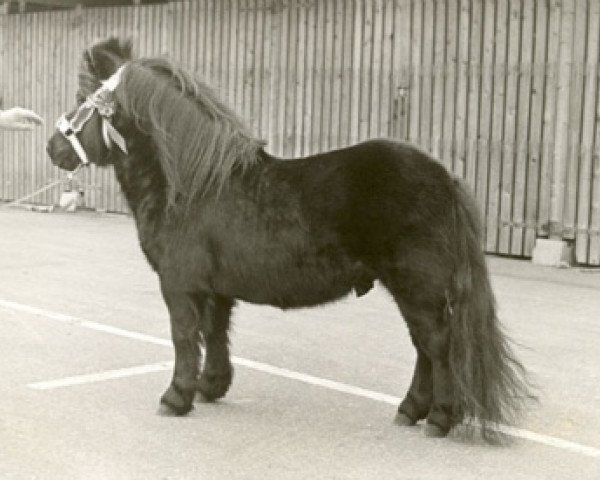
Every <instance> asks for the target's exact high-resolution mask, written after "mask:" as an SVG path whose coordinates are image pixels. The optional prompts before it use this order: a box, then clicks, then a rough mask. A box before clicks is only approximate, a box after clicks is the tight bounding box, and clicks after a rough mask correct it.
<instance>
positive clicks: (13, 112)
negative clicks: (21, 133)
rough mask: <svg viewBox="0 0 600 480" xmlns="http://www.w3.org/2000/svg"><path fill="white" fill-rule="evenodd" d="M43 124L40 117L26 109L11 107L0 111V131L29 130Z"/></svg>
mask: <svg viewBox="0 0 600 480" xmlns="http://www.w3.org/2000/svg"><path fill="white" fill-rule="evenodd" d="M43 123H44V120H43V119H42V117H40V116H39V115H38V114H37V113H35V112H32V111H31V110H27V109H26V108H21V107H13V108H9V109H8V110H0V129H4V130H31V129H33V127H34V126H36V125H42V124H43Z"/></svg>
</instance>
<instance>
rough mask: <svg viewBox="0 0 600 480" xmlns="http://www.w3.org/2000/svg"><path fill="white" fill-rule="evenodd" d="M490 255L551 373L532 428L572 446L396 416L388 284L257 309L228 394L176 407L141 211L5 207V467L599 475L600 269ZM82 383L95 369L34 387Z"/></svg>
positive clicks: (496, 277)
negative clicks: (488, 437) (447, 429)
mask: <svg viewBox="0 0 600 480" xmlns="http://www.w3.org/2000/svg"><path fill="white" fill-rule="evenodd" d="M489 264H490V268H491V270H492V273H493V275H492V277H493V278H492V280H493V284H494V287H495V291H496V295H497V298H498V303H499V306H500V313H501V317H502V320H503V322H504V324H505V325H506V328H507V330H508V331H509V333H510V334H511V336H512V337H513V338H515V339H516V340H517V341H518V342H519V343H520V344H522V345H523V346H524V347H522V348H521V347H520V348H519V352H520V356H521V357H522V359H523V361H524V363H526V365H527V366H528V367H529V369H530V370H531V371H532V373H533V374H534V377H535V379H536V381H537V383H538V384H539V386H540V397H541V402H540V404H539V405H537V406H534V407H533V409H532V411H531V412H530V414H529V415H528V417H527V418H526V420H525V422H524V423H523V424H522V425H521V426H520V427H521V428H523V429H524V430H525V431H527V432H530V433H533V434H539V435H540V438H541V439H545V440H547V441H548V442H550V443H551V442H552V439H555V440H556V444H557V446H550V445H548V444H547V443H548V442H546V443H540V441H530V440H525V439H522V438H516V439H515V441H514V442H513V443H512V444H511V445H509V446H505V447H490V446H488V445H485V444H482V443H481V442H479V441H477V440H474V441H469V442H464V441H461V440H459V439H443V440H438V439H428V438H425V437H423V434H422V431H421V427H415V428H413V429H401V428H398V427H396V426H394V425H393V424H392V419H393V415H394V412H395V406H394V405H392V404H391V403H390V402H389V401H388V400H389V399H393V398H394V397H401V396H402V395H403V394H404V392H405V390H406V388H407V387H408V383H409V381H410V376H411V373H412V367H413V362H414V353H413V350H412V346H411V345H410V342H409V340H408V336H407V333H406V328H405V326H404V324H403V322H402V320H401V317H400V315H399V314H398V312H397V310H396V308H395V306H394V305H393V303H392V302H391V301H390V299H389V298H388V296H387V294H386V292H385V291H383V290H382V289H380V288H377V289H375V290H373V291H372V292H371V293H369V294H368V295H367V296H365V297H362V298H360V299H356V298H353V297H349V298H347V299H344V300H343V301H340V302H338V303H335V304H333V305H328V306H325V307H319V308H314V309H305V310H298V311H291V312H286V313H283V312H280V311H278V310H276V309H273V308H269V307H258V306H253V305H246V304H240V305H239V306H238V308H237V309H236V312H235V316H234V327H233V334H232V347H233V353H234V355H235V356H236V357H237V358H238V359H241V360H247V361H248V362H246V364H244V362H241V363H240V362H238V365H237V366H236V375H235V378H234V384H233V386H232V389H231V390H230V392H229V394H228V396H227V397H226V398H225V399H224V400H223V401H222V402H218V403H216V404H208V405H207V404H198V405H196V408H195V409H194V411H193V412H192V413H191V414H190V415H189V416H187V417H184V418H171V417H161V416H159V415H157V414H156V411H157V406H158V399H159V397H160V394H161V393H162V391H163V390H164V388H165V387H166V386H167V384H168V381H169V378H170V373H171V372H170V370H169V369H168V366H167V367H164V368H162V367H161V365H164V363H163V362H168V361H171V360H172V358H173V352H172V348H171V347H170V345H169V326H168V320H167V313H166V309H165V307H164V305H163V303H162V300H161V298H160V295H159V293H158V285H157V279H156V277H155V275H154V274H153V273H152V272H151V271H150V268H149V267H148V266H147V265H146V264H145V261H144V259H143V257H142V255H141V252H140V251H139V248H138V246H137V240H136V237H135V231H134V226H133V222H132V221H131V219H130V218H128V217H125V216H117V215H99V214H95V213H87V212H79V213H76V214H71V215H68V214H60V213H52V214H42V213H29V212H22V211H13V210H6V209H4V210H0V338H2V344H3V345H2V359H3V362H2V363H0V395H1V398H2V401H0V479H16V480H21V479H32V478H39V479H106V478H110V479H167V478H168V479H199V478H202V479H204V478H206V479H213V478H214V479H221V478H225V479H271V478H272V479H287V478H290V479H307V478H310V479H313V478H323V479H338V478H339V479H370V478H377V479H388V478H389V479H396V478H403V479H404V478H408V479H413V478H414V479H447V478H448V479H450V478H451V479H454V478H465V479H471V478H472V479H481V478H484V477H485V478H489V479H496V478H497V479H531V478H535V479H537V478H539V479H570V478H577V479H600V408H599V405H600V381H599V380H600V367H599V365H600V323H599V322H598V319H599V318H600V315H599V314H600V295H598V293H599V292H600V273H596V271H591V270H586V271H584V272H582V271H577V270H554V269H548V268H544V267H535V266H533V265H531V264H530V263H528V262H524V261H516V260H506V259H499V258H489ZM128 332H129V333H128ZM367 332H368V334H367ZM137 334H142V335H137ZM136 335H137V336H136ZM251 361H254V362H258V363H257V364H256V365H258V366H253V365H255V364H253V363H252V362H251ZM157 364H158V365H159V366H158V367H156V365H157ZM260 365H267V366H272V367H278V368H280V369H285V370H282V371H280V370H277V368H275V369H273V370H272V371H269V370H268V369H261V368H260ZM148 366H155V367H152V368H155V369H154V370H152V368H150V369H148V368H146V370H148V371H147V372H146V371H145V370H144V367H148ZM140 368H141V370H140ZM136 369H137V370H136ZM106 372H109V374H108V377H107V378H105V379H101V378H100V377H101V375H103V374H106ZM111 372H121V374H123V375H124V376H122V377H111ZM132 372H136V373H135V374H133V373H132ZM282 372H284V373H285V372H292V374H290V375H289V376H287V377H286V376H285V375H283V374H282ZM296 374H297V375H296ZM83 375H88V377H82V376H83ZM69 378H78V379H82V378H83V380H84V381H82V383H80V384H76V385H70V386H69V385H64V386H57V387H53V388H49V389H46V390H38V389H34V388H31V385H33V384H37V383H39V382H47V381H50V380H58V381H59V383H60V381H61V380H64V379H69ZM311 379H317V380H316V381H315V382H316V383H313V384H311V383H310V382H311V381H312V380H311ZM319 379H321V380H330V381H332V382H336V383H332V384H327V382H325V383H324V384H322V385H320V384H319ZM328 385H329V386H328ZM336 385H342V386H344V385H345V386H349V387H359V388H361V389H363V391H364V392H367V393H366V394H365V395H366V396H365V395H361V394H360V391H358V393H344V392H341V391H339V390H336ZM369 392H370V393H373V394H376V395H374V396H372V397H369V395H370V393H369ZM377 395H380V396H379V397H378V396H377ZM561 440H564V441H566V442H571V443H564V442H563V443H561V442H560V441H561ZM569 445H571V446H572V447H573V448H568V446H569ZM578 446H579V447H581V448H579V450H578ZM587 447H589V449H588V450H586V448H587ZM595 452H597V453H598V457H596V456H594V454H595Z"/></svg>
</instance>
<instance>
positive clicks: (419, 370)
mask: <svg viewBox="0 0 600 480" xmlns="http://www.w3.org/2000/svg"><path fill="white" fill-rule="evenodd" d="M411 337H412V336H411ZM412 341H413V344H414V346H415V348H416V350H417V361H416V363H415V371H414V373H413V378H412V381H411V383H410V387H409V389H408V392H407V393H406V396H405V397H404V400H402V402H401V403H400V406H399V407H398V413H397V415H396V420H395V422H396V423H397V424H398V425H403V426H412V425H414V424H415V423H417V422H418V421H419V420H422V419H423V418H425V417H427V414H428V413H429V410H430V408H431V401H432V397H433V378H432V372H431V361H430V360H429V358H428V357H427V355H425V353H424V352H423V350H422V349H421V348H420V347H419V346H418V344H417V342H416V341H415V339H414V338H412Z"/></svg>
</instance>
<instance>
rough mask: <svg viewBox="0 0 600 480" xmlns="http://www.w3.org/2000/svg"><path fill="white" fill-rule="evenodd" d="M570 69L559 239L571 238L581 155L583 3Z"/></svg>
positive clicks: (581, 1) (582, 0)
mask: <svg viewBox="0 0 600 480" xmlns="http://www.w3.org/2000/svg"><path fill="white" fill-rule="evenodd" d="M574 10H575V11H574V20H573V22H574V23H573V38H572V39H571V42H570V43H571V45H572V49H573V55H572V62H573V63H572V68H571V72H570V73H571V80H570V91H569V95H570V97H571V98H570V102H569V120H568V121H569V132H568V150H567V151H568V153H567V158H566V159H565V162H566V178H565V194H564V211H563V234H562V235H563V238H566V239H574V238H575V225H576V211H577V186H578V181H579V178H578V176H579V163H580V155H581V114H582V108H583V104H582V100H583V91H584V65H585V53H586V37H587V28H586V27H587V14H588V12H587V0H576V1H575V5H574Z"/></svg>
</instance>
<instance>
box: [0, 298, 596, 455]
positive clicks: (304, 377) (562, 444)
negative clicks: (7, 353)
mask: <svg viewBox="0 0 600 480" xmlns="http://www.w3.org/2000/svg"><path fill="white" fill-rule="evenodd" d="M0 307H5V308H7V309H10V310H15V311H19V312H26V313H31V314H34V315H38V316H42V317H45V318H49V319H51V320H58V321H61V322H69V323H72V324H76V325H79V326H82V327H85V328H89V329H92V330H96V331H100V332H105V333H110V334H112V335H118V336H121V337H126V338H131V339H135V340H140V341H143V342H147V343H152V344H155V345H162V346H171V342H170V341H168V340H166V339H163V338H159V337H154V336H152V335H146V334H143V333H139V332H134V331H131V330H125V329H122V328H117V327H112V326H110V325H105V324H102V323H97V322H90V321H87V320H81V319H79V318H77V317H73V316H71V315H63V314H60V313H55V312H52V311H49V310H45V309H41V308H36V307H31V306H29V305H23V304H20V303H15V302H10V301H6V300H2V299H0ZM231 361H232V363H234V364H236V365H241V366H244V367H247V368H250V369H253V370H257V371H260V372H263V373H268V374H271V375H275V376H278V377H283V378H288V379H291V380H296V381H299V382H302V383H306V384H309V385H315V386H319V387H323V388H327V389H329V390H334V391H337V392H341V393H347V394H350V395H355V396H358V397H362V398H368V399H371V400H375V401H378V402H383V403H388V404H390V405H394V406H395V405H397V404H398V403H399V402H400V398H398V397H395V396H392V395H386V394H384V393H379V392H374V391H371V390H367V389H364V388H360V387H355V386H352V385H348V384H345V383H341V382H336V381H334V380H327V379H325V378H320V377H315V376H312V375H308V374H305V373H301V372H296V371H294V370H288V369H286V368H281V367H276V366H273V365H269V364H266V363H262V362H256V361H254V360H248V359H245V358H241V357H232V358H231ZM165 363H166V362H161V363H160V364H154V365H161V364H165ZM144 367H148V366H147V365H146V366H140V367H132V368H144ZM156 368H158V367H156ZM122 370H128V369H122ZM109 372H116V371H115V370H112V371H109ZM109 372H104V373H109ZM134 374H135V373H134ZM91 375H100V376H101V375H102V373H97V374H91ZM122 376H127V374H126V373H124V374H123V375H122ZM80 377H88V381H89V375H88V376H86V375H82V376H80ZM69 378H71V379H73V378H76V377H69ZM115 378H116V377H115ZM107 379H108V378H107ZM66 380H67V379H62V381H63V382H64V381H66ZM101 380H104V378H101ZM60 381H61V380H53V382H60ZM40 383H44V382H40ZM65 386H66V385H65ZM500 431H501V432H503V433H505V434H506V435H510V436H512V437H517V438H521V439H525V440H530V441H533V442H536V443H540V444H543V445H548V446H551V447H556V448H560V449H562V450H566V451H570V452H573V453H577V454H580V455H585V456H588V457H594V458H600V449H599V448H595V447H590V446H588V445H582V444H580V443H576V442H571V441H569V440H564V439H562V438H558V437H553V436H550V435H543V434H541V433H536V432H531V431H529V430H524V429H521V428H513V427H509V426H506V425H501V426H500Z"/></svg>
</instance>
